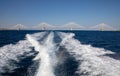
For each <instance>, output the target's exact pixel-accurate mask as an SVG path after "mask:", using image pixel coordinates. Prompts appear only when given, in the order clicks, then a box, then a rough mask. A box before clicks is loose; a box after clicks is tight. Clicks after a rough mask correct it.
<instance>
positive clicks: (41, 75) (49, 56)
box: [27, 32, 57, 76]
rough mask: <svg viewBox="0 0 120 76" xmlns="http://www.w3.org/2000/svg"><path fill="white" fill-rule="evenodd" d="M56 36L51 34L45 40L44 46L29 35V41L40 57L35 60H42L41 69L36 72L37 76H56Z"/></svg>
mask: <svg viewBox="0 0 120 76" xmlns="http://www.w3.org/2000/svg"><path fill="white" fill-rule="evenodd" d="M53 37H54V34H53V32H51V33H50V34H49V35H48V37H47V38H45V39H44V42H43V44H40V42H39V41H37V39H36V37H34V36H31V35H27V39H28V41H29V42H31V44H32V45H33V46H34V47H35V50H36V51H38V52H39V53H38V55H37V56H36V57H35V58H34V60H38V59H40V63H39V68H38V70H37V72H36V76H48V75H49V76H55V75H54V67H55V65H56V63H57V59H56V55H55V51H56V50H57V49H56V46H55V44H54V43H53Z"/></svg>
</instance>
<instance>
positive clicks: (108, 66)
mask: <svg viewBox="0 0 120 76" xmlns="http://www.w3.org/2000/svg"><path fill="white" fill-rule="evenodd" d="M56 34H57V35H58V36H59V38H60V39H61V41H60V42H59V43H58V42H55V41H54V39H55V37H56V36H55V34H54V32H50V33H48V32H40V33H35V34H27V35H26V40H21V41H19V42H18V43H17V44H14V45H13V44H9V45H5V46H3V47H1V48H0V72H3V71H4V69H3V68H2V67H4V66H7V67H8V68H9V70H13V69H15V68H16V67H17V66H14V65H13V66H10V64H9V60H11V59H12V60H15V61H18V62H19V59H18V58H17V56H20V55H24V53H25V52H30V51H31V50H32V49H31V47H34V49H35V51H37V52H38V54H37V55H36V56H35V58H34V59H33V61H39V67H38V69H37V71H36V73H35V76H56V75H55V68H56V67H57V65H58V64H59V62H60V61H61V60H60V58H59V56H57V54H56V52H57V51H61V49H59V47H64V48H65V49H66V50H65V51H67V52H68V53H69V54H70V55H71V56H73V57H74V58H75V59H76V61H77V62H79V65H78V68H77V70H76V73H78V74H79V76H120V71H119V70H120V60H116V59H114V58H112V57H109V56H107V55H106V54H115V53H114V52H112V51H110V50H105V49H103V48H96V47H93V46H91V45H85V44H81V42H80V41H79V40H77V39H75V38H74V36H75V35H74V33H63V32H57V33H56ZM27 55H32V54H31V53H29V54H27ZM61 59H62V58H61Z"/></svg>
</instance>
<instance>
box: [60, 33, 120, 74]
mask: <svg viewBox="0 0 120 76" xmlns="http://www.w3.org/2000/svg"><path fill="white" fill-rule="evenodd" d="M58 34H59V36H60V37H61V38H62V42H61V46H64V47H65V48H66V49H67V51H68V52H69V53H70V54H71V55H73V56H74V57H75V58H76V60H77V61H79V67H78V71H76V73H78V74H79V75H80V76H119V75H120V71H119V70H120V60H116V59H114V58H111V57H109V56H106V55H107V54H115V53H114V52H111V51H108V50H105V49H103V48H95V47H92V46H91V45H83V44H81V43H80V41H78V40H77V39H75V38H73V37H74V34H73V33H62V32H60V33H58Z"/></svg>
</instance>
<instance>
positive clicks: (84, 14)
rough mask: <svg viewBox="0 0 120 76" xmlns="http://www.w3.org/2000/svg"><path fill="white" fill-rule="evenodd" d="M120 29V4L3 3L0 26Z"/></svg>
mask: <svg viewBox="0 0 120 76" xmlns="http://www.w3.org/2000/svg"><path fill="white" fill-rule="evenodd" d="M71 21H72V22H76V23H78V24H80V25H83V26H84V25H87V26H91V25H96V24H99V23H102V22H104V23H106V24H108V25H111V26H120V0H0V26H9V25H15V24H18V23H20V24H23V25H27V26H32V25H37V24H39V23H41V22H47V23H49V24H54V25H63V24H66V23H68V22H71Z"/></svg>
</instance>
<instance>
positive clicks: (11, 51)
mask: <svg viewBox="0 0 120 76" xmlns="http://www.w3.org/2000/svg"><path fill="white" fill-rule="evenodd" d="M30 46H31V44H30V43H29V42H28V41H26V40H21V41H19V42H18V43H17V44H9V45H5V46H3V47H1V48H0V72H4V71H5V70H4V68H3V67H7V69H8V70H11V71H12V70H13V69H15V68H16V67H17V66H15V65H11V63H10V62H9V60H14V61H16V62H19V59H18V56H20V55H23V54H24V53H25V52H29V51H31V48H30Z"/></svg>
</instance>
